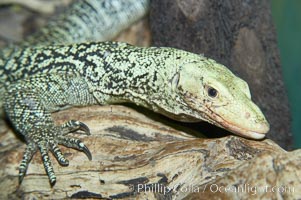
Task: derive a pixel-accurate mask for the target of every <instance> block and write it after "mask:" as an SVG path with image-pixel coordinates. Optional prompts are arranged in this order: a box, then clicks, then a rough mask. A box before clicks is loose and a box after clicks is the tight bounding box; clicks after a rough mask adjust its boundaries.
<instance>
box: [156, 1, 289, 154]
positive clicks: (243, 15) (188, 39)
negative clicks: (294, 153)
mask: <svg viewBox="0 0 301 200" xmlns="http://www.w3.org/2000/svg"><path fill="white" fill-rule="evenodd" d="M151 2H152V3H151V11H150V25H151V32H152V38H153V45H155V46H170V47H177V48H181V49H185V50H188V51H191V52H195V53H200V54H205V56H207V57H210V58H213V59H215V60H217V61H218V62H220V63H222V64H224V65H226V66H227V67H229V68H230V69H231V70H232V71H233V72H234V73H235V74H237V75H238V76H240V77H241V78H243V79H244V80H246V81H247V82H248V84H249V86H250V89H251V93H252V96H253V97H252V98H253V100H254V101H255V102H256V103H257V104H258V105H259V106H260V108H261V109H262V110H263V112H264V113H265V115H266V117H267V119H268V121H269V122H270V124H271V131H270V132H269V134H267V137H268V138H270V139H272V140H273V141H275V142H276V143H278V144H279V145H280V146H282V147H283V148H286V149H291V148H292V135H291V119H290V111H289V106H288V98H287V95H286V91H285V88H284V84H283V79H282V72H281V66H280V58H279V52H278V47H277V41H276V33H275V28H274V25H273V23H272V17H271V11H270V5H269V1H268V0H254V1H249V0H165V1H160V0H152V1H151ZM188 126H189V125H188ZM199 127H201V126H197V129H199ZM208 130H209V131H208ZM214 130H216V129H215V128H212V127H209V128H208V127H207V128H206V131H205V132H204V134H206V132H207V134H208V136H209V137H210V135H212V134H213V133H214V132H216V131H214ZM217 132H218V134H221V132H223V133H225V131H222V130H218V131H217ZM216 136H217V135H216V134H214V137H216Z"/></svg>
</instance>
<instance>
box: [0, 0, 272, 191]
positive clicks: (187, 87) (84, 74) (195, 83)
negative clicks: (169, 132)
mask: <svg viewBox="0 0 301 200" xmlns="http://www.w3.org/2000/svg"><path fill="white" fill-rule="evenodd" d="M77 3H78V4H74V5H73V6H71V8H70V10H69V11H68V12H66V15H62V16H61V17H58V19H57V20H58V21H56V22H51V23H50V25H49V26H48V27H46V28H45V29H43V30H41V32H40V33H39V34H38V35H37V36H35V37H36V39H37V41H38V42H39V44H38V45H35V46H29V45H30V44H34V42H33V39H34V37H32V38H29V39H28V40H27V41H25V42H23V43H22V44H20V45H19V46H14V47H7V48H5V49H3V50H1V51H0V94H1V95H0V106H1V107H3V108H4V111H5V114H6V115H7V116H8V118H9V119H10V121H11V122H12V124H13V125H14V127H15V129H16V130H17V131H18V132H19V133H21V134H22V135H23V136H24V138H25V140H26V142H27V143H28V146H27V148H26V151H25V154H24V157H23V160H22V162H21V165H20V171H19V177H20V181H22V179H23V177H24V175H25V173H26V169H27V166H28V163H29V162H30V160H31V157H32V156H33V154H34V153H35V152H36V151H37V150H39V151H40V152H41V155H42V159H43V163H44V167H45V169H46V172H47V174H48V177H49V180H50V183H51V185H53V184H54V183H55V181H56V177H55V174H54V172H53V168H52V165H51V162H50V160H49V156H48V151H51V152H52V153H53V154H54V156H55V157H56V158H57V160H58V162H59V163H60V164H61V165H68V160H67V159H66V158H65V157H64V156H63V154H62V152H61V151H60V149H59V148H58V145H65V146H67V147H72V148H76V149H78V150H80V151H83V152H84V153H85V154H86V155H87V156H88V158H89V159H91V158H92V156H91V153H90V152H89V150H88V148H87V147H86V146H85V145H84V144H83V143H82V142H81V141H80V140H78V139H75V138H71V137H67V136H66V134H67V133H70V132H74V131H77V130H81V131H83V132H84V133H86V134H89V133H90V131H89V128H88V127H87V126H86V125H85V124H83V123H82V122H79V121H76V120H71V121H69V122H66V123H65V124H63V125H61V126H55V125H54V122H53V120H52V118H51V113H52V112H54V111H58V110H60V109H64V108H67V107H70V106H86V105H92V104H111V103H120V102H132V103H135V104H137V105H141V106H144V107H147V108H150V109H152V110H153V111H155V112H159V113H162V114H164V115H166V116H168V117H170V118H174V119H177V120H180V121H189V122H193V121H201V120H205V121H207V122H210V123H212V124H215V125H217V126H220V127H222V128H225V129H227V130H229V131H232V132H234V133H236V134H239V135H242V136H245V137H249V138H254V139H261V138H263V137H264V134H265V133H266V132H267V131H268V130H269V124H268V122H267V121H266V119H265V117H264V115H263V114H262V112H261V111H260V109H259V108H258V107H257V106H256V105H255V104H254V103H253V102H252V100H251V95H250V91H249V88H248V85H247V83H246V82H244V81H243V80H241V79H240V78H238V77H236V76H235V75H234V74H233V73H232V72H231V71H230V70H228V69H227V68H226V67H225V66H223V65H221V64H218V63H216V62H215V61H214V60H212V59H208V58H205V57H203V56H201V55H197V54H193V53H189V52H186V51H182V50H178V49H174V48H167V47H162V48H159V47H158V48H156V47H150V48H141V47H135V46H131V45H129V44H126V43H119V42H82V43H76V42H77V41H82V39H83V40H85V41H86V40H89V39H91V38H92V39H94V38H95V35H97V34H95V33H94V32H102V31H103V30H105V29H108V30H109V34H112V32H110V31H113V30H114V27H115V26H117V25H118V24H120V23H117V22H118V20H120V21H119V22H122V23H123V22H124V21H126V20H129V21H131V20H130V19H132V18H135V17H134V16H132V15H135V14H134V12H133V10H135V9H138V10H140V9H141V10H144V11H146V9H145V6H146V5H147V4H148V1H147V0H135V1H133V0H112V1H109V0H84V1H78V2H77ZM125 7H127V8H128V9H126V8H125ZM100 8H103V9H108V10H109V11H99V9H100ZM75 11H77V12H75ZM117 11H118V12H117ZM119 11H120V13H119ZM78 13H79V14H80V17H76V14H78ZM104 13H109V14H104ZM141 13H143V11H141ZM90 14H91V15H90ZM97 15H100V16H97ZM107 15H108V16H109V15H110V16H111V17H112V18H115V20H117V22H109V19H107V18H106V16H107ZM139 16H141V14H139ZM102 18H103V20H104V21H101V19H102ZM121 19H122V20H121ZM124 19H125V20H124ZM90 21H91V23H92V24H89V22H90ZM97 21H100V22H99V24H98V23H96V22H97ZM120 26H124V24H122V25H120ZM52 29H53V30H52ZM116 29H118V28H116ZM51 30H52V32H51ZM48 33H49V34H48ZM90 33H91V34H90ZM101 35H104V34H102V33H101ZM59 43H63V44H59Z"/></svg>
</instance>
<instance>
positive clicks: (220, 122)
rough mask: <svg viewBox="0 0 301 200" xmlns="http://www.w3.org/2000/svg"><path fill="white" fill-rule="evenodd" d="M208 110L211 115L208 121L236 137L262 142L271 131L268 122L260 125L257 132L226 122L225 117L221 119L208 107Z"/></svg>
mask: <svg viewBox="0 0 301 200" xmlns="http://www.w3.org/2000/svg"><path fill="white" fill-rule="evenodd" d="M207 109H208V110H209V111H210V112H206V113H210V114H211V115H208V114H207V115H206V116H207V117H208V118H209V120H208V121H209V122H210V123H212V124H214V125H216V126H219V127H221V128H224V129H226V130H229V131H231V132H233V133H235V134H236V135H240V136H242V137H246V138H251V139H258V140H260V139H263V138H264V137H265V133H267V132H268V131H269V129H270V126H269V124H268V122H266V121H264V122H262V123H261V124H260V125H259V127H260V130H257V131H254V130H248V129H245V128H242V127H239V126H237V125H235V124H233V123H231V122H229V121H227V120H225V119H224V118H223V117H221V116H220V115H218V114H217V113H214V112H213V111H212V110H211V109H210V108H208V107H207Z"/></svg>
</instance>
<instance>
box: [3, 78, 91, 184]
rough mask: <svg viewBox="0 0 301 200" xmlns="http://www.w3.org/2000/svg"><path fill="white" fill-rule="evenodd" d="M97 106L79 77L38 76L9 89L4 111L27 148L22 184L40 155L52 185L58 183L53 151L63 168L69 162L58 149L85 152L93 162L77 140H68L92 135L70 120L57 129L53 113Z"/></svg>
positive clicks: (87, 151) (86, 128)
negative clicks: (77, 134) (73, 134)
mask: <svg viewBox="0 0 301 200" xmlns="http://www.w3.org/2000/svg"><path fill="white" fill-rule="evenodd" d="M93 103H95V101H94V99H93V96H92V95H91V94H89V90H88V86H87V84H86V83H85V81H84V80H83V79H81V78H78V77H77V76H69V75H49V74H48V75H39V76H34V77H31V78H29V79H24V80H21V81H19V82H17V83H15V84H13V85H10V86H9V88H8V89H7V92H6V95H5V103H4V109H5V112H6V113H7V116H8V117H9V119H10V121H11V122H12V124H13V125H14V127H15V129H16V131H18V132H19V133H21V134H22V135H23V136H24V138H25V140H26V142H27V147H26V150H25V153H24V156H23V159H22V162H21V164H20V168H19V181H20V183H21V182H22V180H23V177H24V176H25V174H26V170H27V167H28V164H29V162H30V160H31V158H32V156H33V155H34V154H35V153H36V152H37V151H39V152H40V153H41V156H42V160H43V164H44V168H45V170H46V173H47V175H48V177H49V181H50V184H51V185H54V184H55V182H56V176H55V174H54V171H53V167H52V164H51V161H50V159H49V155H48V152H49V151H51V152H52V153H53V155H54V156H55V158H56V159H57V161H58V162H59V164H60V165H62V166H67V165H68V164H69V161H68V160H67V159H66V158H65V157H64V155H63V153H62V152H61V151H60V149H59V147H58V145H64V146H66V147H70V148H74V149H77V150H80V151H83V152H84V153H85V154H86V155H87V157H88V158H89V159H90V160H91V159H92V156H91V153H90V151H89V149H88V148H87V147H86V146H85V145H84V144H83V143H82V142H81V141H80V140H79V139H76V138H72V137H68V136H66V135H67V134H68V133H70V132H74V131H78V130H81V131H83V132H84V133H86V134H90V131H89V128H88V127H87V126H86V125H85V124H84V123H82V122H79V121H76V120H71V121H69V122H66V123H65V124H63V125H60V126H56V125H55V124H54V122H53V120H52V118H51V112H54V111H57V110H60V109H62V108H65V107H70V106H76V105H88V104H93Z"/></svg>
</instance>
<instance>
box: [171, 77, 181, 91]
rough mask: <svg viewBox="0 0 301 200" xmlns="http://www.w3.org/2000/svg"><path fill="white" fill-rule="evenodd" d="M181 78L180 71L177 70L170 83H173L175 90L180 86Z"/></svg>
mask: <svg viewBox="0 0 301 200" xmlns="http://www.w3.org/2000/svg"><path fill="white" fill-rule="evenodd" d="M179 80H180V73H179V72H177V73H175V74H174V76H173V77H172V79H171V80H170V85H171V89H172V90H173V91H175V90H176V88H177V87H178V85H179Z"/></svg>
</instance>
